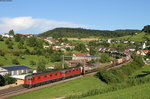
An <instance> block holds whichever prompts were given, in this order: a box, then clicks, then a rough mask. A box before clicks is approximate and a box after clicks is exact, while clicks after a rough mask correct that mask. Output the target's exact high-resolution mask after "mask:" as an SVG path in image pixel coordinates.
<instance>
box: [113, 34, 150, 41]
mask: <svg viewBox="0 0 150 99" xmlns="http://www.w3.org/2000/svg"><path fill="white" fill-rule="evenodd" d="M144 37H148V38H150V35H146V34H145V33H144V32H141V33H138V34H134V35H128V36H123V37H118V38H115V39H114V40H130V41H132V40H133V41H143V40H144Z"/></svg>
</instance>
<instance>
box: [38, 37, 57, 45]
mask: <svg viewBox="0 0 150 99" xmlns="http://www.w3.org/2000/svg"><path fill="white" fill-rule="evenodd" d="M39 39H43V40H45V41H47V42H48V43H49V44H54V43H55V41H54V39H53V37H39Z"/></svg>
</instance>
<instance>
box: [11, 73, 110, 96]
mask: <svg viewBox="0 0 150 99" xmlns="http://www.w3.org/2000/svg"><path fill="white" fill-rule="evenodd" d="M107 87H109V86H108V85H107V84H105V83H103V82H101V81H100V80H99V79H98V78H95V77H94V76H86V77H83V78H79V79H76V80H73V81H69V82H65V83H62V84H59V85H55V86H51V87H47V88H43V89H40V90H36V91H33V92H30V93H26V94H22V95H19V96H15V97H11V98H9V99H50V98H54V97H62V96H67V95H71V94H78V93H81V92H86V91H87V90H91V89H95V88H107Z"/></svg>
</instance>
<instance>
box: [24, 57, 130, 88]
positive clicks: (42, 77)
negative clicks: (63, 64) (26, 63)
mask: <svg viewBox="0 0 150 99" xmlns="http://www.w3.org/2000/svg"><path fill="white" fill-rule="evenodd" d="M123 56H125V57H123V58H121V59H117V60H114V61H112V65H113V66H115V65H118V64H121V63H124V62H126V61H128V60H129V57H128V55H125V54H123ZM97 70H98V69H97V68H92V69H86V68H85V67H83V66H79V67H72V68H67V69H63V70H57V71H47V72H41V73H33V74H30V75H27V76H25V80H24V85H23V86H24V87H25V88H32V87H37V86H40V85H44V84H48V83H53V82H56V81H60V80H64V79H68V78H72V77H75V76H80V75H83V74H87V73H91V72H94V71H97Z"/></svg>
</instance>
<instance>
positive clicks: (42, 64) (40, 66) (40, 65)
mask: <svg viewBox="0 0 150 99" xmlns="http://www.w3.org/2000/svg"><path fill="white" fill-rule="evenodd" d="M45 65H46V61H45V60H43V59H41V60H39V62H38V67H37V72H43V71H46V66H45Z"/></svg>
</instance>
